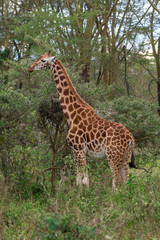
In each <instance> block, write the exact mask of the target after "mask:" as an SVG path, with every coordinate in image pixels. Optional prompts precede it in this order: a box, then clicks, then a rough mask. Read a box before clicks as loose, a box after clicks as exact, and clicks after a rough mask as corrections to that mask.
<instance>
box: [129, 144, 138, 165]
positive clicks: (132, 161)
mask: <svg viewBox="0 0 160 240" xmlns="http://www.w3.org/2000/svg"><path fill="white" fill-rule="evenodd" d="M130 148H131V151H132V155H131V161H130V162H129V167H130V168H136V165H135V162H134V159H135V158H134V153H133V141H132V140H130V141H129V145H128V150H129V149H130Z"/></svg>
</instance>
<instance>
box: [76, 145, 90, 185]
mask: <svg viewBox="0 0 160 240" xmlns="http://www.w3.org/2000/svg"><path fill="white" fill-rule="evenodd" d="M74 160H75V164H76V168H77V173H76V174H77V176H76V184H77V186H80V187H81V186H82V185H85V186H87V187H89V175H88V169H87V164H86V156H85V154H84V151H83V150H79V151H75V150H74Z"/></svg>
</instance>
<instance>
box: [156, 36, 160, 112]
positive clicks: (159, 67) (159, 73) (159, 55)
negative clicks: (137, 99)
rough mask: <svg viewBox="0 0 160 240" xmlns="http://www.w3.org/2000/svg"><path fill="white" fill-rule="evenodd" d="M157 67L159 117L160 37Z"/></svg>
mask: <svg viewBox="0 0 160 240" xmlns="http://www.w3.org/2000/svg"><path fill="white" fill-rule="evenodd" d="M156 65H157V95H158V110H157V111H158V115H159V116H160V37H159V38H158V54H157V59H156Z"/></svg>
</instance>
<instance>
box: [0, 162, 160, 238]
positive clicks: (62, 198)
mask: <svg viewBox="0 0 160 240" xmlns="http://www.w3.org/2000/svg"><path fill="white" fill-rule="evenodd" d="M155 169H156V171H154V169H153V171H152V173H148V174H147V173H146V172H144V171H143V170H133V171H130V175H129V181H128V183H127V184H126V185H122V186H120V187H119V188H118V189H117V191H116V192H113V191H112V188H111V173H110V170H109V168H108V167H107V164H106V162H105V161H101V162H98V161H97V162H94V170H93V163H92V162H90V164H89V173H90V188H89V189H86V188H84V189H83V190H81V191H80V190H79V189H78V188H77V187H76V186H75V176H73V173H72V172H71V171H70V172H67V173H66V169H65V168H64V169H63V170H61V172H60V176H61V178H59V180H57V185H56V189H57V190H56V195H55V196H54V197H53V196H52V194H51V192H49V191H48V192H46V191H41V193H40V194H39V197H37V195H36V197H35V195H34V193H33V194H32V195H31V196H30V198H28V199H25V196H23V195H21V193H20V192H19V193H18V192H17V193H16V195H14V194H12V195H11V194H10V192H9V189H7V187H5V186H1V200H0V205H1V208H0V231H1V239H5V240H11V239H53V240H54V239H57V240H61V239H114V240H116V239H137V240H139V239H155V240H156V239H157V240H158V239H160V212H159V209H160V202H159V199H160V184H159V182H160V176H159V167H157V168H155ZM69 173H70V174H69ZM46 181H48V180H46ZM45 184H49V182H47V183H45ZM46 194H47V197H46Z"/></svg>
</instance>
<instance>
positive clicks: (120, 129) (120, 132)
mask: <svg viewBox="0 0 160 240" xmlns="http://www.w3.org/2000/svg"><path fill="white" fill-rule="evenodd" d="M85 129H86V131H85V133H84V146H85V153H86V154H87V155H89V156H91V157H93V158H100V159H102V158H105V157H106V154H107V153H106V149H107V147H108V148H109V151H111V152H112V153H113V152H115V154H117V153H118V154H119V155H123V154H124V153H125V152H126V149H127V147H128V146H129V142H130V141H132V142H133V146H134V139H133V136H132V135H131V133H130V132H129V131H128V130H127V129H126V128H125V127H124V126H123V125H122V124H121V123H115V122H110V121H107V120H105V119H102V118H100V117H99V116H94V117H92V119H91V121H90V122H89V124H88V125H87V126H85ZM108 154H109V153H108Z"/></svg>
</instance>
